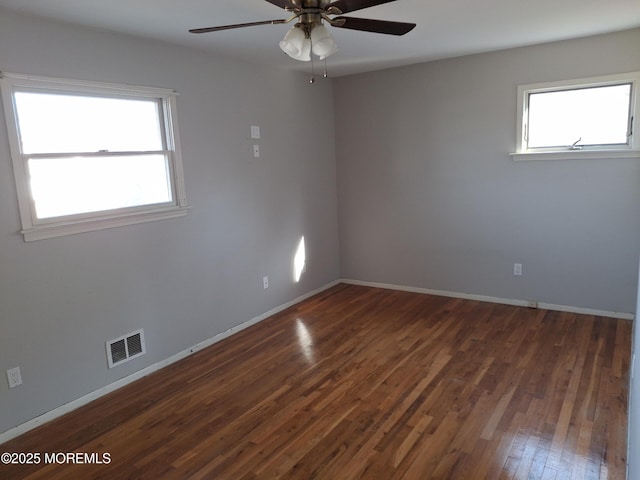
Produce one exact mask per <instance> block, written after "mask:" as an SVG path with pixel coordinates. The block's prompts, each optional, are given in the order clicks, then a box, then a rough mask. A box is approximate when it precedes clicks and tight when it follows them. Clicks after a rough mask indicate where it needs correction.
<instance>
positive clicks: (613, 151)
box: [511, 72, 640, 160]
mask: <svg viewBox="0 0 640 480" xmlns="http://www.w3.org/2000/svg"><path fill="white" fill-rule="evenodd" d="M624 83H629V84H631V100H630V109H629V110H630V111H629V116H630V122H629V124H630V131H629V132H628V143H627V144H625V145H602V146H600V145H595V146H585V147H584V148H582V149H579V150H572V149H570V148H533V149H528V148H527V140H526V132H527V121H528V117H529V112H528V104H529V95H530V94H533V93H541V92H554V91H562V90H576V89H580V88H592V87H602V86H608V85H620V84H624ZM639 89H640V72H629V73H622V74H614V75H603V76H598V77H589V78H579V79H574V80H562V81H557V82H545V83H533V84H528V85H519V86H518V97H517V101H518V112H517V132H516V151H515V152H514V153H511V157H512V158H513V160H565V159H600V158H607V159H613V158H637V157H640V133H638V131H637V130H638V113H640V92H639Z"/></svg>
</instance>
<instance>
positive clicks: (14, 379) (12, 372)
mask: <svg viewBox="0 0 640 480" xmlns="http://www.w3.org/2000/svg"><path fill="white" fill-rule="evenodd" d="M7 380H8V381H9V388H15V387H17V386H18V385H22V375H21V374H20V367H15V368H10V369H9V370H7Z"/></svg>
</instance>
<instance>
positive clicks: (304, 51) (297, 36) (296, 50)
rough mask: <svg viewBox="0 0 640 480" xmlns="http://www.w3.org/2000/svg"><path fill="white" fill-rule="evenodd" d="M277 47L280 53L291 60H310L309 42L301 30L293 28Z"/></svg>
mask: <svg viewBox="0 0 640 480" xmlns="http://www.w3.org/2000/svg"><path fill="white" fill-rule="evenodd" d="M279 45H280V48H281V49H282V51H283V52H284V53H286V54H287V55H289V56H290V57H291V58H294V59H296V60H300V61H301V62H308V61H309V60H311V41H310V40H309V39H308V38H305V34H304V32H303V31H302V29H301V28H298V27H293V28H292V29H291V30H289V31H288V32H287V34H286V35H285V36H284V38H283V39H282V41H281V42H280V44H279Z"/></svg>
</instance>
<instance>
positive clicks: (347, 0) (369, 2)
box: [267, 0, 396, 13]
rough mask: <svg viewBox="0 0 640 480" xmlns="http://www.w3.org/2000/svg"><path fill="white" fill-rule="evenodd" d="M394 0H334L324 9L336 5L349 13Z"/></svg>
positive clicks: (393, 0) (342, 11) (343, 11)
mask: <svg viewBox="0 0 640 480" xmlns="http://www.w3.org/2000/svg"><path fill="white" fill-rule="evenodd" d="M267 1H271V0H267ZM395 1H396V0H336V1H335V2H331V3H330V4H329V5H327V6H326V7H325V10H328V9H329V8H330V7H336V8H337V9H338V10H340V12H341V13H351V12H355V11H356V10H362V9H363V8H369V7H375V6H376V5H382V4H383V3H389V2H395ZM272 3H275V2H272Z"/></svg>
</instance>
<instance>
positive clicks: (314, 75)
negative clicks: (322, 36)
mask: <svg viewBox="0 0 640 480" xmlns="http://www.w3.org/2000/svg"><path fill="white" fill-rule="evenodd" d="M309 41H310V42H311V53H310V54H309V56H310V57H311V78H310V79H309V83H310V84H312V85H313V82H315V81H316V73H315V70H314V68H313V40H311V33H309Z"/></svg>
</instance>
